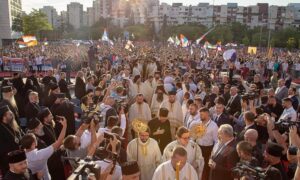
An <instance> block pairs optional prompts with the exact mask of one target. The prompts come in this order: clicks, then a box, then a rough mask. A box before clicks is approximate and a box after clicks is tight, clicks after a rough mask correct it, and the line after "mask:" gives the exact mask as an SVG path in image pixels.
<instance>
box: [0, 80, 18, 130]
mask: <svg viewBox="0 0 300 180" xmlns="http://www.w3.org/2000/svg"><path fill="white" fill-rule="evenodd" d="M2 97H3V100H2V101H1V102H0V107H2V106H5V105H7V106H8V107H9V109H10V110H11V111H12V113H13V114H14V118H15V120H16V121H17V123H18V124H19V125H20V121H19V110H18V107H17V104H16V101H15V98H14V91H13V87H12V86H4V87H3V88H2Z"/></svg>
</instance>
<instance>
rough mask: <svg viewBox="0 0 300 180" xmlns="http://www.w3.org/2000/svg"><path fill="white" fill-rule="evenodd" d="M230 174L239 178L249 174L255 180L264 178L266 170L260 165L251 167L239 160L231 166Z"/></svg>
mask: <svg viewBox="0 0 300 180" xmlns="http://www.w3.org/2000/svg"><path fill="white" fill-rule="evenodd" d="M232 174H233V177H234V178H241V177H243V176H249V177H251V178H253V179H255V180H264V179H266V177H267V174H266V172H265V171H264V170H263V169H262V168H260V167H253V166H251V165H249V164H247V163H242V162H239V163H237V165H236V166H235V167H234V168H232Z"/></svg>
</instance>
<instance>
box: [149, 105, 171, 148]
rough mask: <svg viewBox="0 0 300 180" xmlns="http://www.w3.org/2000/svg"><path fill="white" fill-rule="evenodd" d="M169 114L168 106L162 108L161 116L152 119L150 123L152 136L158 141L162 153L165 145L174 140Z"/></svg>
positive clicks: (160, 110)
mask: <svg viewBox="0 0 300 180" xmlns="http://www.w3.org/2000/svg"><path fill="white" fill-rule="evenodd" d="M168 114H169V110H168V109H167V108H160V109H159V117H158V118H154V119H152V120H151V121H149V123H148V126H149V128H150V137H152V138H153V139H155V140H156V141H157V143H158V145H159V149H160V151H161V153H163V151H164V149H165V147H166V146H167V145H168V144H169V143H170V142H172V136H171V128H170V121H169V120H168Z"/></svg>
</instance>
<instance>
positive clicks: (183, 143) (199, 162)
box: [162, 126, 204, 177]
mask: <svg viewBox="0 0 300 180" xmlns="http://www.w3.org/2000/svg"><path fill="white" fill-rule="evenodd" d="M176 137H177V140H175V141H173V142H171V143H170V144H168V145H167V147H166V148H165V150H164V153H163V157H162V160H163V161H168V160H170V159H171V156H172V154H173V151H174V149H176V147H183V148H184V149H185V150H186V151H187V155H188V157H187V162H189V163H190V164H191V165H192V166H193V167H194V169H195V170H196V172H197V174H198V177H201V176H202V171H203V167H204V159H203V157H202V152H201V149H200V147H199V146H198V145H197V144H196V143H195V142H193V141H192V140H190V131H189V130H188V129H187V128H185V127H183V126H182V127H180V128H179V129H178V130H177V133H176Z"/></svg>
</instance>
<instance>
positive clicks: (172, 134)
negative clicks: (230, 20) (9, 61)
mask: <svg viewBox="0 0 300 180" xmlns="http://www.w3.org/2000/svg"><path fill="white" fill-rule="evenodd" d="M236 51H237V59H236V60H235V61H231V60H228V61H224V59H223V56H222V52H220V51H217V50H208V51H205V53H204V52H203V50H202V49H201V48H198V47H194V49H193V52H191V51H190V49H185V48H176V47H174V46H172V45H165V44H160V43H157V44H155V43H153V42H136V43H135V46H134V48H132V49H130V50H128V49H124V44H122V43H116V44H115V45H114V46H113V47H111V46H109V45H105V44H94V45H93V46H90V47H89V46H87V45H80V46H78V45H70V44H69V45H63V44H60V45H57V44H56V45H51V44H50V45H48V46H47V47H43V48H41V47H40V46H37V47H32V48H25V49H16V48H11V47H9V48H6V49H5V50H3V52H2V54H1V56H0V58H1V57H2V56H9V57H22V58H24V59H26V62H27V63H26V69H27V71H26V72H27V73H24V72H15V73H13V77H11V78H5V79H3V80H2V84H1V95H2V100H1V101H0V159H1V161H0V179H4V180H17V179H30V180H32V179H44V180H48V179H53V180H63V179H67V178H68V177H69V176H70V177H77V176H81V177H82V178H83V179H84V178H85V179H91V180H93V179H103V180H110V179H113V180H119V179H124V180H130V179H141V180H152V179H153V180H164V179H176V180H185V179H186V180H199V179H201V180H219V179H224V180H232V179H243V180H245V179H266V180H268V179H270V180H271V179H272V180H273V179H274V180H291V179H295V180H297V179H300V150H298V149H299V148H300V122H299V120H298V118H299V116H298V109H299V108H298V107H299V92H298V89H297V86H296V85H295V84H293V83H292V81H293V80H295V79H296V78H297V77H298V76H299V73H300V55H299V52H298V51H294V52H289V51H285V50H282V51H277V52H274V53H273V54H272V56H269V55H268V53H267V52H266V49H259V50H258V52H257V53H256V54H255V55H253V54H247V52H246V48H236ZM46 60H47V61H49V62H51V63H52V65H53V70H48V71H46V72H43V73H42V74H41V73H40V74H38V73H39V71H43V70H42V69H41V68H40V67H38V65H42V64H43V63H44V62H45V61H46ZM33 66H37V67H38V68H37V69H36V70H35V68H33ZM70 72H76V74H77V75H76V77H75V81H71V80H72V79H71V78H70V75H68V74H69V73H70ZM91 164H93V165H95V167H96V168H95V169H96V170H95V169H94V168H91ZM97 167H98V171H99V172H97ZM78 169H81V171H78ZM76 170H77V171H76ZM74 179H75V178H74Z"/></svg>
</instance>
